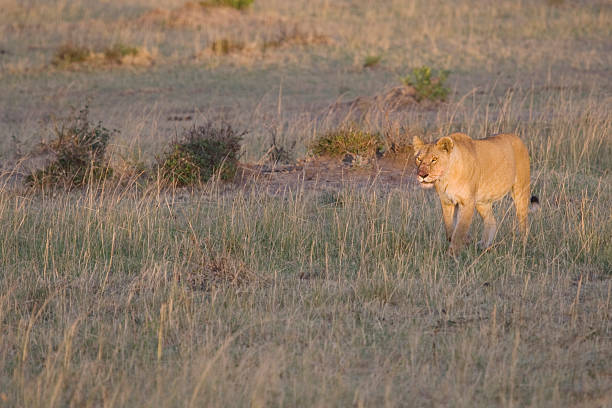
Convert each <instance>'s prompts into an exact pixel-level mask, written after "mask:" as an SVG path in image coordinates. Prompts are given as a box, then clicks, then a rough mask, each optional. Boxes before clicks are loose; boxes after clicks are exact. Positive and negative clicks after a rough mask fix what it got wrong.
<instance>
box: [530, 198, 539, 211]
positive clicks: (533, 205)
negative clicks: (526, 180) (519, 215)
mask: <svg viewBox="0 0 612 408" xmlns="http://www.w3.org/2000/svg"><path fill="white" fill-rule="evenodd" d="M539 209H540V200H539V199H538V196H531V200H529V212H534V211H538V210H539Z"/></svg>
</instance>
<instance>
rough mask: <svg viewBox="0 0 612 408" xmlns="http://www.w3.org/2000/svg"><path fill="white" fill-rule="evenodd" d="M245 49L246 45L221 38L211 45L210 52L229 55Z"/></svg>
mask: <svg viewBox="0 0 612 408" xmlns="http://www.w3.org/2000/svg"><path fill="white" fill-rule="evenodd" d="M244 47H245V45H244V43H242V42H239V41H234V40H230V39H228V38H221V39H218V40H214V41H213V42H212V43H210V50H211V51H212V52H213V54H216V55H227V54H230V53H232V52H237V51H241V50H243V49H244Z"/></svg>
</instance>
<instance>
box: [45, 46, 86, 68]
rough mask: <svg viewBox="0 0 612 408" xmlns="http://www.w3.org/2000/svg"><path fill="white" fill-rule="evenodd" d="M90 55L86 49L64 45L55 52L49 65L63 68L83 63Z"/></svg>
mask: <svg viewBox="0 0 612 408" xmlns="http://www.w3.org/2000/svg"><path fill="white" fill-rule="evenodd" d="M90 55H91V50H89V48H87V47H80V46H75V45H72V44H64V45H62V46H61V47H59V48H58V49H57V51H56V52H55V55H54V56H53V59H52V60H51V64H53V65H55V66H60V67H63V66H67V65H70V64H74V63H79V62H85V61H87V59H88V58H89V56H90Z"/></svg>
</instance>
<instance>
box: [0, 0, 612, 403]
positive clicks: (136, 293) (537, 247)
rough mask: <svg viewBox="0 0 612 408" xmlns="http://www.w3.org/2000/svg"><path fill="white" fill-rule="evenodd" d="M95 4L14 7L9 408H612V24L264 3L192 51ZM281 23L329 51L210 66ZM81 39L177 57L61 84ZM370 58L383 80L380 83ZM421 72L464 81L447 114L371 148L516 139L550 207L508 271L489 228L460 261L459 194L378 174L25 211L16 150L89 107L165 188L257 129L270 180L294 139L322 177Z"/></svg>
mask: <svg viewBox="0 0 612 408" xmlns="http://www.w3.org/2000/svg"><path fill="white" fill-rule="evenodd" d="M99 3H100V2H94V1H91V0H78V1H75V2H72V3H71V5H70V7H64V6H63V5H58V4H56V3H54V2H46V1H38V0H36V1H33V2H30V3H28V7H27V9H26V8H24V7H23V5H22V4H21V3H20V2H17V1H8V2H6V4H5V5H4V8H3V13H0V30H1V31H2V33H3V35H2V36H0V49H2V50H6V53H0V88H1V89H2V90H3V92H2V93H0V106H3V111H2V114H1V115H0V134H3V135H6V137H5V138H0V325H1V330H0V405H6V406H17V407H39V406H45V407H48V406H71V405H73V406H79V405H81V406H109V407H110V406H245V405H252V406H351V405H355V406H406V405H415V406H449V405H450V406H464V407H488V406H501V407H511V406H538V407H558V406H585V407H600V406H609V405H611V404H612V400H611V397H610V389H611V388H612V380H611V377H610V368H609V363H608V361H610V360H612V336H611V333H612V327H611V321H612V319H611V318H610V317H611V316H610V310H611V307H610V302H611V293H612V284H611V282H612V279H611V275H610V270H612V246H611V243H610V239H609V237H610V236H611V235H612V220H611V218H610V206H609V203H610V202H611V201H612V188H611V186H612V180H611V174H610V168H612V162H611V159H610V158H611V157H612V142H611V140H610V136H609V135H610V134H611V130H612V123H611V119H610V114H609V112H610V111H611V109H610V100H609V99H610V98H609V95H610V92H611V91H612V89H611V88H610V84H609V79H608V78H609V66H610V55H609V52H607V51H608V49H609V42H610V40H609V39H610V38H612V32H611V31H610V30H611V28H610V27H612V24H610V21H611V18H612V15H611V14H610V10H609V8H606V7H601V5H597V4H595V3H593V4H591V3H584V4H583V3H581V4H579V5H575V6H574V5H572V6H571V7H568V6H567V5H566V4H562V5H559V6H555V7H551V6H550V5H549V4H547V2H545V1H524V2H520V3H519V2H513V1H501V2H496V3H495V4H494V5H493V4H483V3H482V2H473V1H469V0H459V1H457V2H453V3H452V4H451V3H448V2H443V1H433V2H431V1H427V2H426V1H422V0H417V1H414V2H409V3H406V2H386V3H385V4H384V6H383V7H371V5H370V4H369V3H368V2H358V1H353V0H349V1H347V2H327V1H323V0H321V1H312V2H305V1H296V2H285V1H280V0H258V1H257V2H255V3H254V4H253V5H252V6H251V8H250V9H249V10H248V12H247V13H240V14H241V15H244V16H247V17H252V18H253V19H250V20H248V24H251V23H252V25H249V26H247V23H246V22H242V21H240V22H236V21H234V20H232V21H233V25H231V26H225V25H223V24H221V23H223V22H222V21H220V22H216V23H219V24H216V25H213V24H210V25H202V26H201V27H200V28H194V27H196V26H194V25H186V26H178V27H171V26H164V25H154V26H147V25H145V24H139V23H138V22H139V21H140V20H139V18H141V16H142V15H144V14H145V13H148V12H154V11H155V10H154V9H155V8H157V7H159V8H162V9H165V8H170V7H171V6H172V7H174V6H175V5H173V4H170V3H168V2H165V1H156V2H154V3H151V2H145V1H143V0H133V1H130V2H115V1H111V2H104V3H103V4H102V3H100V4H99ZM217 11H220V12H230V11H231V10H217ZM279 15H280V16H282V18H285V19H287V20H289V21H290V22H295V21H300V22H301V23H302V24H304V25H305V27H306V28H308V27H312V26H316V28H317V30H318V32H321V33H322V34H325V35H327V36H329V37H330V38H333V43H330V44H329V45H326V46H324V47H318V46H317V47H315V46H308V47H276V48H270V49H269V50H267V51H266V54H265V58H260V57H258V56H250V55H247V54H246V53H235V54H229V55H219V56H213V57H211V58H208V57H207V59H197V58H194V55H197V54H198V51H199V50H201V48H202V47H207V46H208V44H210V43H211V41H212V40H214V39H215V38H235V39H236V40H241V41H242V40H243V39H249V38H260V39H262V38H264V39H265V38H269V37H270V36H271V34H270V33H269V32H268V30H269V29H270V27H269V26H266V25H265V24H259V23H257V24H256V23H253V21H255V20H256V19H262V20H266V19H267V18H269V17H270V16H277V17H278V16H279ZM364 27H367V29H364ZM266 36H268V37H266ZM74 38H78V39H79V44H87V45H88V46H91V47H93V46H94V45H99V44H102V45H106V44H116V43H121V44H146V46H147V47H148V48H149V49H152V50H155V49H157V50H159V56H160V58H159V59H158V60H156V64H155V65H153V66H151V67H147V68H143V69H138V70H131V69H117V70H74V71H72V70H57V69H49V67H48V65H49V61H50V60H51V59H52V58H53V53H54V52H55V50H57V48H58V47H60V46H61V45H62V44H67V43H71V40H72V41H74ZM245 43H246V41H245ZM101 49H102V48H101ZM372 50H376V52H377V53H380V55H384V64H383V65H384V66H380V68H379V69H372V70H370V69H367V70H364V69H363V63H364V59H363V56H364V55H366V53H368V52H372ZM418 66H431V67H445V68H448V69H450V70H452V72H453V75H452V76H450V77H449V78H448V79H447V84H446V86H447V87H448V88H450V89H451V93H449V97H448V101H447V103H445V104H439V105H438V104H436V105H435V106H433V107H422V106H414V107H411V108H409V109H406V110H405V111H402V112H401V114H394V113H393V112H381V114H380V115H369V116H366V117H365V118H364V119H363V123H358V124H355V126H354V127H356V128H358V129H366V130H367V131H368V132H370V131H371V132H380V134H387V132H388V131H389V129H392V130H393V131H394V132H395V130H397V133H398V135H399V136H401V135H403V134H404V132H412V131H418V132H419V134H423V138H424V139H427V140H432V139H434V138H435V137H438V136H440V135H444V134H448V133H450V132H453V131H464V132H467V133H468V134H470V135H472V136H473V137H484V136H485V135H487V134H492V133H496V132H502V131H504V132H508V131H510V132H516V133H518V134H519V135H520V137H521V138H522V139H523V140H524V141H525V142H526V144H527V146H528V148H529V151H530V154H531V158H532V177H533V178H532V181H533V190H534V193H535V194H537V195H538V196H539V197H540V205H541V209H540V211H539V212H536V213H533V214H530V223H531V232H530V237H529V240H528V243H527V245H526V246H525V247H523V245H522V243H521V239H520V238H519V237H518V236H517V235H516V233H515V228H514V225H513V224H514V221H513V218H514V215H513V209H512V204H511V200H509V199H505V200H503V201H502V203H500V204H499V205H498V206H497V207H496V209H495V210H496V213H497V214H496V215H497V218H498V220H500V230H499V232H498V234H497V236H496V239H495V242H494V246H493V248H491V249H490V250H489V251H487V252H486V253H482V252H480V251H479V250H478V249H477V247H476V240H477V238H478V237H477V236H478V235H479V234H480V232H481V229H482V225H481V223H480V222H479V221H476V222H475V223H474V225H473V226H472V236H473V237H474V241H473V242H471V243H470V245H468V247H467V249H466V251H465V252H464V253H463V254H462V255H461V256H460V257H459V259H458V260H457V261H455V260H453V259H451V258H449V257H448V256H446V253H445V251H446V249H447V244H446V242H444V232H443V226H442V221H441V218H440V209H439V204H438V202H437V197H436V196H435V194H430V193H428V192H425V191H421V190H416V189H413V188H412V187H411V186H410V185H406V184H401V183H400V182H399V181H398V182H397V183H390V184H385V183H382V182H381V181H380V180H379V179H378V178H377V177H376V174H375V173H372V174H373V178H372V179H371V180H370V181H368V182H363V183H352V182H349V181H347V180H333V182H326V181H325V180H324V179H323V178H321V179H317V178H316V177H314V178H312V179H310V180H309V175H308V174H307V173H306V172H304V173H300V177H296V179H295V180H293V181H292V182H289V183H287V184H283V185H281V186H280V187H278V188H276V186H275V185H274V183H275V180H274V179H272V180H268V179H267V178H266V177H267V176H265V177H264V176H262V177H261V179H259V180H258V181H257V182H252V183H251V182H249V183H247V182H245V183H243V184H236V185H227V184H221V183H218V182H216V181H213V182H209V183H206V184H203V185H202V186H201V188H199V189H195V190H191V189H180V188H177V189H165V188H163V187H164V186H163V184H162V183H157V181H156V180H154V181H150V182H149V183H148V184H147V183H145V184H143V185H142V186H140V187H138V188H129V186H125V185H118V184H117V182H116V181H115V180H113V179H104V180H101V181H100V182H99V183H96V184H94V185H90V186H88V187H87V188H85V189H81V190H72V191H69V192H65V193H64V192H58V191H47V190H44V191H42V192H41V191H38V192H34V191H31V190H27V189H24V188H23V187H22V186H21V182H22V181H23V176H22V175H21V174H22V173H24V172H25V170H24V169H25V168H26V167H25V166H26V165H27V164H28V162H27V158H26V157H23V156H21V155H19V154H17V153H18V151H28V150H29V148H31V147H33V146H34V145H35V144H36V143H38V136H37V135H39V134H40V132H41V129H46V128H48V125H49V124H50V123H51V124H52V122H51V120H50V118H52V117H58V116H61V115H62V114H63V113H64V112H66V111H68V108H69V107H70V106H74V105H77V106H79V105H81V104H82V100H81V99H84V98H86V97H89V96H95V98H94V99H93V100H94V101H95V103H92V104H91V105H90V109H91V112H90V114H91V117H94V118H101V119H103V122H104V126H105V127H108V128H109V129H112V128H117V129H120V130H121V132H120V133H119V134H114V135H113V136H112V137H110V138H109V143H108V146H107V151H106V155H107V157H108V159H109V161H110V162H111V165H112V166H113V168H117V164H118V163H117V162H118V161H120V160H121V159H120V158H122V157H129V158H132V157H133V158H134V162H137V163H140V162H141V161H145V162H146V163H145V164H146V166H147V167H150V166H151V165H152V164H154V163H152V161H153V159H152V158H153V157H155V155H157V154H160V153H163V152H164V151H165V149H167V147H168V143H169V142H170V140H169V138H168V135H172V134H175V132H176V127H177V126H181V127H182V126H185V127H187V128H190V127H191V126H192V125H194V124H195V123H196V122H197V123H206V122H208V121H214V122H215V123H216V122H217V121H223V120H225V121H227V122H229V123H231V124H232V127H235V128H238V129H249V133H248V135H245V137H244V140H243V141H242V149H243V151H244V156H242V160H245V161H249V162H255V161H259V160H260V159H261V157H262V156H263V155H264V153H266V152H267V151H268V149H269V147H270V134H271V132H272V133H273V134H274V135H276V137H277V140H279V141H282V145H283V146H293V145H294V143H295V146H296V147H295V154H296V156H297V158H300V157H304V156H305V155H306V151H307V149H308V147H309V142H310V141H312V140H316V139H317V138H318V137H319V136H321V135H325V133H326V131H327V130H329V129H338V128H341V127H342V125H343V123H342V118H335V117H331V116H326V114H325V112H326V111H325V107H327V106H329V105H330V104H333V103H335V102H336V101H337V100H338V99H341V100H342V98H344V97H346V98H347V99H354V98H358V97H360V96H368V97H369V96H372V95H377V94H379V93H380V92H382V91H383V90H384V89H386V88H388V87H390V86H394V84H395V83H396V82H397V76H398V73H401V74H405V73H406V72H407V71H406V67H418ZM432 76H435V75H432ZM322 112H323V113H322ZM168 117H181V118H186V117H189V118H191V119H189V120H187V119H185V120H183V121H181V122H180V123H177V122H176V121H170V120H167V118H168ZM179 131H180V130H179ZM393 134H395V133H393ZM402 140H403V139H402ZM292 150H293V149H292ZM398 177H400V174H399V173H398Z"/></svg>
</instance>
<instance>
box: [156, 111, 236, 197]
mask: <svg viewBox="0 0 612 408" xmlns="http://www.w3.org/2000/svg"><path fill="white" fill-rule="evenodd" d="M245 134H246V132H237V131H235V130H234V129H233V128H232V127H231V126H230V125H223V126H221V127H215V126H214V125H213V124H212V123H210V122H209V123H207V124H206V125H204V126H197V127H196V126H194V127H193V128H191V129H188V130H186V131H185V133H184V136H183V139H182V140H180V141H176V142H173V143H172V144H171V146H170V148H169V150H168V152H167V153H166V154H165V155H164V156H163V157H162V158H161V159H158V161H159V164H158V165H159V175H160V178H161V180H162V181H164V182H166V183H169V184H172V185H174V186H179V187H180V186H188V185H195V184H198V183H200V182H206V181H208V180H209V179H210V178H211V177H212V176H213V175H214V174H215V173H217V172H219V177H220V179H221V180H232V179H233V178H234V176H235V175H236V170H237V169H238V158H239V153H240V142H241V140H242V138H243V136H244V135H245Z"/></svg>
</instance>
